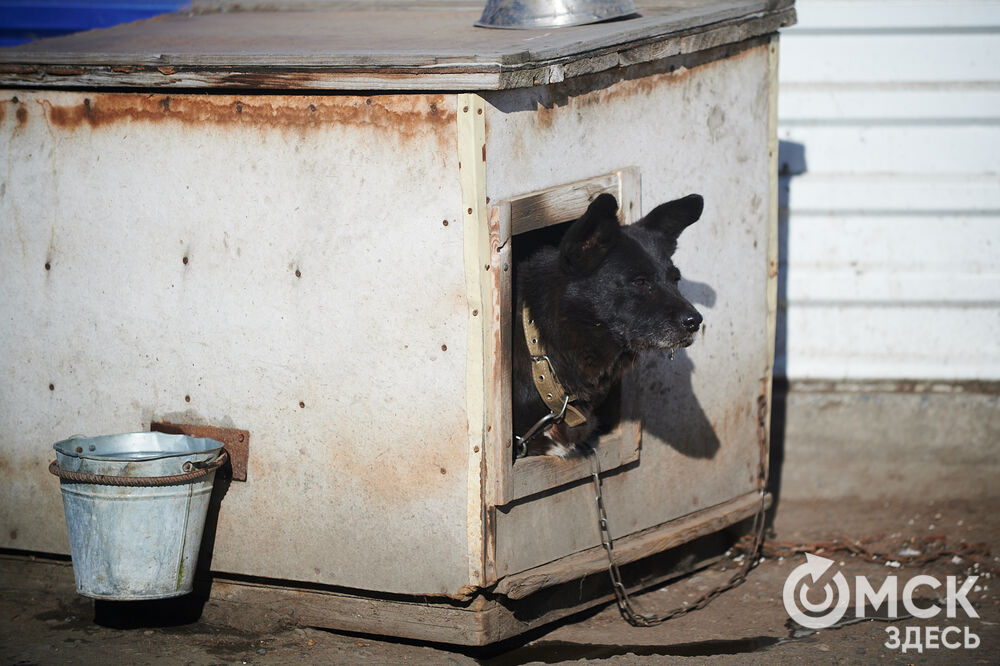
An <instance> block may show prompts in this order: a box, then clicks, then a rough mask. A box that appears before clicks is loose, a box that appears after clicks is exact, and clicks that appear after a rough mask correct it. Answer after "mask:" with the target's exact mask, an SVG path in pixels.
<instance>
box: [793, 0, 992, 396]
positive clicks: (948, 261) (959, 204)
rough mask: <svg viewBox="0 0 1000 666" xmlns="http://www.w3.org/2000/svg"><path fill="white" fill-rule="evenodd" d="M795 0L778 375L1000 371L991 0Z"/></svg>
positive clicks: (960, 376)
mask: <svg viewBox="0 0 1000 666" xmlns="http://www.w3.org/2000/svg"><path fill="white" fill-rule="evenodd" d="M797 9H798V14H799V23H798V25H797V26H796V27H794V28H791V29H789V30H786V31H784V32H783V33H782V45H781V68H780V85H781V92H780V98H779V117H780V122H779V138H780V139H781V141H782V151H781V162H782V167H783V168H784V170H785V174H787V176H786V177H783V178H782V189H783V192H782V193H783V197H782V199H783V204H784V205H783V208H782V212H783V218H782V232H783V238H782V253H783V266H782V269H783V271H782V276H781V285H780V291H781V295H780V296H781V301H782V303H783V304H785V305H786V306H787V307H785V308H783V309H782V311H781V313H780V315H779V342H778V367H777V372H778V374H779V375H786V376H788V377H789V378H790V379H808V378H822V379H924V378H929V379H952V380H966V379H983V380H997V379H1000V0H979V1H975V0H953V1H949V0H883V1H877V0H800V1H799V2H798V3H797ZM786 213H787V216H785V214H786Z"/></svg>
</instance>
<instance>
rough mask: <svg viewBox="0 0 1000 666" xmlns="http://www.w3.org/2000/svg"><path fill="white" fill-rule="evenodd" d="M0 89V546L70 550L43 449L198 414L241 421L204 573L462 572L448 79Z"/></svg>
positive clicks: (427, 575) (460, 364) (441, 576)
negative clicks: (238, 449)
mask: <svg viewBox="0 0 1000 666" xmlns="http://www.w3.org/2000/svg"><path fill="white" fill-rule="evenodd" d="M13 96H14V95H11V94H10V93H8V94H7V95H5V99H4V100H3V104H5V109H6V111H7V113H6V114H5V116H4V117H3V120H2V125H0V127H2V132H0V146H2V151H3V153H4V154H6V155H7V156H8V159H7V160H6V161H4V162H2V163H0V250H2V260H0V312H2V313H3V314H2V316H0V339H3V341H4V344H3V345H2V346H0V376H2V377H3V379H2V381H0V444H2V449H0V454H2V455H0V460H2V461H3V465H4V470H3V476H4V479H5V480H4V483H3V484H2V485H0V495H2V497H0V525H2V526H3V529H2V530H0V545H3V546H4V547H13V548H19V549H25V550H39V551H48V552H66V544H65V536H64V534H65V525H64V523H63V515H62V508H61V502H60V498H59V486H58V483H57V482H56V480H55V479H54V477H52V476H50V475H49V474H48V473H47V471H46V466H47V464H48V461H49V460H50V459H51V457H52V451H51V445H52V443H53V442H55V441H57V440H59V439H62V438H64V437H66V436H68V435H72V434H74V433H84V434H103V433H115V432H128V431H136V430H144V429H146V428H148V426H149V422H150V420H153V419H163V420H170V421H181V422H184V421H187V422H192V421H193V422H206V423H211V424H214V425H220V426H234V427H238V428H244V429H247V430H249V431H250V438H251V440H250V460H249V474H248V480H247V482H246V483H233V484H232V486H231V487H230V488H229V491H228V493H227V494H226V497H225V499H224V501H223V503H222V512H221V516H220V518H219V522H218V524H219V528H218V535H217V539H216V541H215V551H214V559H213V567H214V568H216V569H218V570H221V571H229V572H235V573H244V574H251V575H257V576H267V577H275V578H284V579H291V580H300V581H313V582H319V583H327V584H333V585H343V586H348V587H354V588H362V589H373V590H381V591H391V592H406V593H414V594H436V593H444V592H455V591H456V590H457V589H458V588H459V587H460V586H462V585H463V584H466V583H467V582H468V581H467V575H468V562H467V548H466V519H467V514H466V500H467V488H468V486H467V478H466V477H467V468H466V458H465V451H466V450H467V446H468V430H467V422H466V414H465V409H464V406H465V383H464V378H465V370H466V354H465V344H466V330H465V322H466V316H467V315H466V310H467V303H466V297H465V273H464V267H463V261H462V242H463V241H462V237H463V236H462V225H461V224H460V223H459V218H458V216H459V215H460V206H461V195H460V191H459V188H458V180H457V179H458V164H457V148H456V143H455V107H454V97H453V96H444V95H412V96H376V97H369V98H366V97H350V96H340V97H322V98H320V97H304V96H289V97H282V96H269V97H241V98H235V97H227V96H184V95H173V96H170V97H165V96H162V95H146V94H143V95H131V94H96V93H60V92H38V93H33V92H18V93H17V94H16V97H17V101H16V102H13V101H11V98H12V97H13ZM401 155H405V159H401V158H400V156H401ZM443 221H450V224H448V225H447V226H445V225H444V224H443ZM185 260H186V261H185ZM404 562H405V563H406V564H405V566H404V565H403V564H402V563H404Z"/></svg>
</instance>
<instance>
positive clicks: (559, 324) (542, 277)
mask: <svg viewBox="0 0 1000 666" xmlns="http://www.w3.org/2000/svg"><path fill="white" fill-rule="evenodd" d="M702 207H703V201H702V198H701V197H700V196H699V195H697V194H692V195H689V196H687V197H684V198H683V199H678V200H676V201H671V202H669V203H665V204H662V205H660V206H658V207H656V208H655V209H653V211H652V212H651V213H650V214H649V215H647V216H646V217H645V218H643V219H642V220H641V221H639V222H637V223H636V224H634V225H629V226H621V225H620V224H619V222H618V216H617V211H618V202H617V201H616V200H615V198H614V197H613V196H611V195H610V194H602V195H600V196H599V197H597V199H595V200H594V201H593V203H591V204H590V207H589V208H587V212H586V213H584V214H583V216H582V217H580V219H578V220H576V221H575V222H573V223H571V224H570V225H569V226H568V228H567V229H566V230H565V232H564V233H563V234H562V237H561V238H560V239H559V240H558V243H557V244H551V245H541V246H540V247H538V248H537V249H534V251H533V252H532V253H530V254H529V255H528V256H525V257H524V258H523V259H521V260H519V263H518V264H517V265H516V271H517V274H516V285H515V304H516V306H515V309H514V322H515V323H514V332H513V335H514V338H513V354H514V356H513V386H512V398H513V420H514V432H515V433H516V434H517V435H518V436H521V437H523V436H524V435H526V434H527V433H528V432H529V431H530V430H532V429H533V426H535V425H536V424H538V422H539V421H540V420H541V419H543V417H545V416H546V415H548V414H550V413H553V412H554V413H559V412H562V413H563V419H562V420H558V419H557V420H556V422H555V424H554V425H548V423H544V424H542V426H540V427H538V428H535V430H537V431H538V433H539V434H538V435H536V436H534V437H532V438H531V439H530V441H528V442H526V444H525V445H522V446H521V447H519V448H520V451H519V453H518V454H516V455H544V454H548V455H558V456H564V457H565V456H573V455H582V454H586V453H588V452H589V451H590V450H592V448H593V447H594V444H595V442H596V437H597V435H598V434H599V433H600V432H601V430H600V428H601V426H602V425H603V426H604V427H607V426H609V425H610V424H609V423H607V422H604V423H603V424H602V421H605V420H606V419H607V418H608V414H611V415H612V416H611V417H610V418H616V417H615V416H614V415H615V414H616V410H617V404H613V403H617V402H618V401H619V399H618V397H617V391H616V390H615V389H616V387H618V386H619V384H618V380H619V379H620V378H621V376H622V374H623V373H624V372H625V371H626V370H627V369H628V368H630V367H631V366H632V365H633V364H634V363H635V361H636V357H637V355H638V352H639V351H640V350H642V349H664V350H673V349H677V348H679V347H686V346H688V345H690V344H691V343H692V342H693V340H694V334H695V333H696V332H697V331H698V329H699V328H700V327H701V322H702V318H701V315H700V314H698V311H697V310H695V309H694V306H692V305H691V303H689V302H688V301H687V299H685V298H684V297H683V296H682V295H681V293H680V291H678V289H677V283H678V282H679V281H680V277H681V276H680V272H679V271H678V270H677V268H675V267H674V264H673V262H672V261H671V256H672V255H673V253H674V250H675V249H676V248H677V237H678V236H679V235H680V233H681V231H683V230H684V229H685V228H686V227H687V226H688V225H690V224H692V223H694V222H695V221H696V220H697V219H698V218H699V217H700V216H701V212H702ZM515 247H516V246H515ZM525 330H527V331H528V335H527V337H526V336H525ZM539 378H540V379H539ZM536 382H537V384H536ZM609 398H611V399H609ZM564 405H565V406H564Z"/></svg>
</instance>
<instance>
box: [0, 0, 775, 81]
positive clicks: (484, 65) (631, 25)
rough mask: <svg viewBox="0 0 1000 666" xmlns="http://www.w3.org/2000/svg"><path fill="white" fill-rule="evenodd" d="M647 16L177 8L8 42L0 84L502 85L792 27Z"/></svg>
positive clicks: (730, 8) (758, 14)
mask: <svg viewBox="0 0 1000 666" xmlns="http://www.w3.org/2000/svg"><path fill="white" fill-rule="evenodd" d="M637 5H639V6H640V16H639V17H636V18H632V19H628V20H621V21H612V22H606V23H599V24H594V25H587V26H578V27H572V28H557V29H542V30H490V29H484V28H477V27H475V26H474V25H473V24H474V22H475V21H476V20H477V19H478V18H479V14H480V12H481V8H479V7H476V6H472V5H469V4H468V2H464V3H463V2H460V1H454V2H450V3H449V2H441V1H438V2H434V3H431V4H429V5H427V6H421V7H417V6H406V5H389V6H384V5H383V6H380V7H378V8H375V9H359V8H358V6H357V3H351V2H345V3H343V4H341V5H337V4H333V5H329V4H325V5H323V6H322V7H320V8H317V9H314V10H297V11H246V12H239V11H237V12H216V13H204V14H197V13H196V14H170V15H165V16H161V17H158V18H154V19H149V20H145V21H138V22H135V23H129V24H126V25H121V26H117V27H114V28H108V29H104V30H91V31H88V32H82V33H77V34H74V35H68V36H65V37H57V38H52V39H44V40H39V41H37V42H32V43H29V44H25V45H22V46H18V47H13V48H7V49H0V85H4V86H20V85H29V86H52V87H81V86H85V87H104V86H115V87H153V88H205V87H208V88H225V89H234V88H235V89H282V90H289V89H303V90H317V89H321V90H338V89H339V90H366V89H371V90H384V89H396V90H496V89H504V88H517V87H523V86H527V85H537V84H540V83H549V82H554V81H558V80H562V79H564V78H569V77H572V76H576V75H578V74H583V73H588V72H592V71H601V70H606V69H610V68H614V67H618V66H623V65H627V64H632V63H634V62H646V61H649V60H656V59H660V58H664V57H670V56H671V55H677V54H680V53H689V52H692V51H697V50H701V49H704V48H712V47H714V46H719V45H722V44H726V43H732V42H737V41H742V40H744V39H749V38H752V37H755V36H758V35H761V34H766V33H769V32H773V31H774V30H776V29H778V28H779V27H783V26H785V25H789V24H791V23H793V22H794V9H793V8H792V0H709V1H701V0H649V1H647V2H637Z"/></svg>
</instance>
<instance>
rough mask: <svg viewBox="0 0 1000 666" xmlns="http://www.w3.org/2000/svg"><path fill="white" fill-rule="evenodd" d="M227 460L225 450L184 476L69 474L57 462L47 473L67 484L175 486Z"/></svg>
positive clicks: (205, 472) (51, 464)
mask: <svg viewBox="0 0 1000 666" xmlns="http://www.w3.org/2000/svg"><path fill="white" fill-rule="evenodd" d="M227 460H229V454H228V453H226V450H225V449H222V451H220V452H219V455H218V457H216V458H215V460H213V461H212V462H210V463H204V465H205V466H204V467H198V468H197V469H194V470H193V471H190V472H186V473H184V474H173V475H171V476H110V475H107V474H86V473H84V472H71V471H69V470H67V469H60V468H59V461H57V460H53V461H52V462H51V463H49V472H50V473H52V474H55V475H56V476H58V477H59V478H60V479H61V480H63V481H68V482H69V483H90V484H93V485H97V486H133V487H151V486H176V485H178V484H182V483H188V482H190V481H195V480H197V479H200V478H202V477H203V476H208V475H209V474H210V473H212V472H214V471H215V470H217V469H219V468H220V467H222V466H223V465H225V464H226V461H227Z"/></svg>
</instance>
